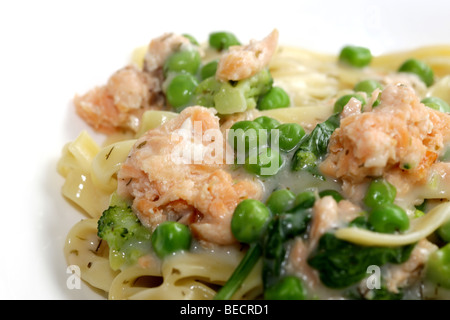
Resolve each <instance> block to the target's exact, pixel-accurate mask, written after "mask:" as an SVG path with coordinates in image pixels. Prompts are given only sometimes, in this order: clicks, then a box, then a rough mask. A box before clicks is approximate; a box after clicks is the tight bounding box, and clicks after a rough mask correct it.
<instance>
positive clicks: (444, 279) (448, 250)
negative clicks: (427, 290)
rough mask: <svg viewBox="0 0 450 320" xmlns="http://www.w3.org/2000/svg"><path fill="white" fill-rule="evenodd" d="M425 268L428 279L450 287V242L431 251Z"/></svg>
mask: <svg viewBox="0 0 450 320" xmlns="http://www.w3.org/2000/svg"><path fill="white" fill-rule="evenodd" d="M425 270H426V276H427V278H428V279H430V280H431V281H432V282H434V283H437V284H438V285H440V286H442V287H444V288H447V289H450V243H449V244H446V245H445V246H444V247H442V248H440V249H439V250H436V251H434V252H433V253H431V255H430V257H429V258H428V261H427V264H426V267H425Z"/></svg>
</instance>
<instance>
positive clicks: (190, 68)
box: [164, 50, 201, 76]
mask: <svg viewBox="0 0 450 320" xmlns="http://www.w3.org/2000/svg"><path fill="white" fill-rule="evenodd" d="M200 63H201V58H200V53H199V52H198V51H197V50H180V51H177V52H175V53H173V54H172V55H170V56H169V58H167V60H166V62H165V63H164V74H165V75H166V76H167V74H168V72H183V71H184V72H187V73H190V74H196V73H197V70H198V68H199V67H200Z"/></svg>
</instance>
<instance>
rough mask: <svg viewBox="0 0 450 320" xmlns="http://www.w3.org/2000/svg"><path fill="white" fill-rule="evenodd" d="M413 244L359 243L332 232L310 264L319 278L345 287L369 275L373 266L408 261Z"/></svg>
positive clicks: (327, 284) (326, 283)
mask: <svg viewBox="0 0 450 320" xmlns="http://www.w3.org/2000/svg"><path fill="white" fill-rule="evenodd" d="M413 247H414V245H407V246H402V247H369V246H359V245H356V244H353V243H350V242H347V241H344V240H340V239H338V238H336V237H335V236H334V235H333V234H332V233H326V234H324V235H323V236H322V237H321V238H320V240H319V245H318V248H317V250H316V252H315V253H313V255H312V256H310V257H309V259H308V263H309V265H310V266H312V267H313V268H315V269H317V270H318V271H319V277H320V280H321V281H322V283H323V284H324V285H326V286H327V287H330V288H336V289H339V288H345V287H348V286H350V285H352V284H355V283H357V282H359V281H361V280H362V279H364V278H365V277H366V276H367V267H368V266H370V265H377V266H380V267H381V266H382V265H384V264H386V263H395V264H400V263H403V262H405V261H406V260H407V259H408V258H409V255H410V253H411V251H412V249H413Z"/></svg>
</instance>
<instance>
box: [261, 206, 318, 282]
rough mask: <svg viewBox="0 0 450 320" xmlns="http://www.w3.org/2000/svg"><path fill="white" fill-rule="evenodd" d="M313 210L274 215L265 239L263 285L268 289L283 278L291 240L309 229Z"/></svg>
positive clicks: (296, 209)
mask: <svg viewBox="0 0 450 320" xmlns="http://www.w3.org/2000/svg"><path fill="white" fill-rule="evenodd" d="M311 215H312V209H301V208H295V209H293V210H292V212H289V213H283V214H279V215H274V216H273V218H272V219H271V221H270V222H269V225H268V227H267V231H266V233H265V236H264V237H263V248H264V251H263V284H264V288H265V289H267V288H269V287H271V286H272V285H274V284H275V283H276V282H277V281H278V279H279V277H280V276H281V273H282V269H283V264H284V262H285V258H286V253H287V243H288V240H289V239H292V238H294V237H296V236H300V235H302V234H304V233H305V231H306V230H307V229H308V225H309V221H311Z"/></svg>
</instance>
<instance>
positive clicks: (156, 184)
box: [118, 106, 263, 245]
mask: <svg viewBox="0 0 450 320" xmlns="http://www.w3.org/2000/svg"><path fill="white" fill-rule="evenodd" d="M180 131H181V132H180ZM189 133H192V135H190V134H189ZM212 133H214V137H213V138H212V137H211V135H212ZM194 137H196V138H197V140H195V138H194ZM215 143H219V144H221V147H222V146H226V145H227V144H226V142H225V140H224V138H223V136H222V135H221V131H220V126H219V118H218V117H216V116H215V115H214V112H213V109H208V108H204V107H198V106H195V107H189V108H186V109H185V110H183V111H182V112H181V113H180V114H179V116H177V117H176V118H174V119H172V120H171V121H169V122H167V123H165V124H163V125H162V126H160V127H158V128H156V129H152V130H149V131H148V132H147V133H146V134H145V135H144V136H142V137H141V138H140V139H139V140H138V141H137V142H136V144H135V145H134V147H133V148H132V150H131V152H130V154H129V157H128V159H127V160H126V161H125V162H124V163H123V165H122V167H121V169H120V171H119V172H118V181H119V184H118V193H119V195H121V196H124V197H127V198H129V199H132V201H133V209H134V210H135V212H136V213H137V215H138V217H139V219H140V220H141V221H142V223H143V224H144V225H146V226H147V227H149V228H151V229H154V228H155V227H156V226H157V225H159V224H160V223H162V222H164V221H166V220H175V221H179V222H182V223H185V224H187V225H189V226H190V228H191V230H192V232H193V234H194V236H195V237H196V238H198V239H199V240H203V241H206V242H210V243H216V244H220V245H226V244H232V243H235V242H236V240H235V239H234V237H233V235H232V233H231V228H230V222H231V217H232V215H233V212H234V209H235V207H236V206H237V204H238V203H239V202H240V201H242V200H243V199H247V198H253V199H260V198H261V197H262V193H263V192H262V191H263V190H262V185H261V183H260V182H259V180H257V179H256V178H245V177H243V178H236V177H235V176H233V175H232V173H231V170H230V168H231V167H230V165H228V164H226V161H225V159H222V160H223V161H218V160H220V159H217V154H218V152H204V151H205V150H215V151H217V148H210V147H211V146H212V144H215ZM216 146H217V144H216ZM180 150H182V151H186V150H191V151H192V154H195V153H197V156H199V157H198V158H197V159H196V161H188V160H189V159H187V158H180V157H178V156H179V152H180ZM192 154H191V155H192ZM220 156H222V155H220ZM223 156H224V155H223ZM199 159H200V161H199ZM191 160H195V159H194V158H193V159H191Z"/></svg>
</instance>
